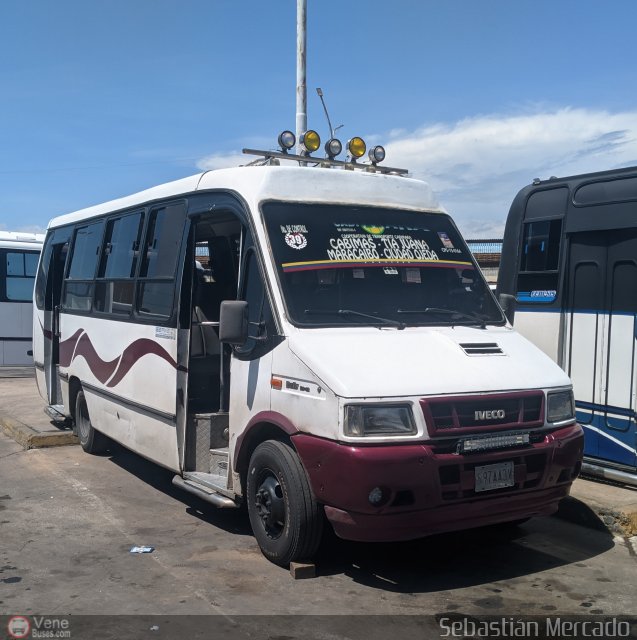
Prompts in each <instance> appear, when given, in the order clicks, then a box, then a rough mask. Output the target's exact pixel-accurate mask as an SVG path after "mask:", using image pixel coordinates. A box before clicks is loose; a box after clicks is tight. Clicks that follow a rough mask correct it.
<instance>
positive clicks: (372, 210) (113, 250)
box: [34, 134, 583, 565]
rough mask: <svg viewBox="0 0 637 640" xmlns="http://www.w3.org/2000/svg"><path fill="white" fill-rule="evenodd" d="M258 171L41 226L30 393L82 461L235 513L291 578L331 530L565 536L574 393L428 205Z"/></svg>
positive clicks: (385, 180) (192, 181) (341, 172)
mask: <svg viewBox="0 0 637 640" xmlns="http://www.w3.org/2000/svg"><path fill="white" fill-rule="evenodd" d="M290 136H291V134H289V135H288V136H287V138H286V137H283V139H284V140H285V139H288V140H289V139H290ZM358 141H359V142H357V144H358V150H360V148H361V146H362V144H361V143H362V141H360V139H358ZM352 149H353V150H354V151H355V150H356V149H354V148H353V147H352ZM248 151H249V150H248ZM376 152H377V153H378V150H376ZM262 153H263V155H264V158H263V159H262V160H261V161H257V162H259V163H260V165H261V166H244V167H238V168H233V169H224V170H217V171H209V172H205V173H202V174H199V175H195V176H192V177H189V178H185V179H183V180H179V181H176V182H171V183H168V184H164V185H161V186H158V187H156V188H153V189H149V190H148V191H143V192H141V193H138V194H135V195H132V196H129V197H126V198H122V199H120V200H115V201H112V202H108V203H105V204H101V205H98V206H95V207H91V208H89V209H85V210H82V211H78V212H76V213H70V214H68V215H64V216H61V217H58V218H55V219H54V220H52V221H51V222H50V224H49V228H48V233H47V237H46V241H45V245H44V250H43V253H42V259H41V262H40V266H39V271H38V277H37V282H36V288H35V306H36V311H35V321H34V327H35V330H36V333H37V340H36V342H35V359H36V367H37V380H38V384H39V388H40V391H41V393H42V395H43V396H44V397H45V398H47V399H48V401H49V403H50V404H51V405H53V406H55V408H56V410H57V411H59V412H60V413H61V414H63V415H65V416H68V417H72V418H73V419H74V421H75V426H76V431H77V433H78V436H79V438H80V442H81V444H82V446H83V447H84V449H85V450H86V451H88V452H90V453H97V452H99V451H102V450H103V449H104V448H106V447H107V446H108V442H109V439H113V440H115V441H117V442H119V443H121V444H122V445H124V446H126V447H128V448H130V449H131V450H133V451H136V452H138V453H139V454H141V455H142V456H145V457H146V458H149V459H150V460H153V461H155V462H157V463H158V464H160V465H163V466H164V467H167V468H168V469H171V470H172V471H174V473H175V474H176V475H175V479H174V482H175V484H177V485H178V486H180V487H182V488H183V489H185V490H188V491H190V492H192V493H194V494H196V495H198V496H200V497H202V498H203V499H205V500H207V501H209V502H211V503H212V504H214V505H216V506H218V507H235V506H238V505H240V504H241V503H242V502H243V503H246V504H247V510H248V514H249V518H250V522H251V525H252V528H253V531H254V534H255V537H256V539H257V541H258V543H259V546H260V547H261V549H262V551H263V553H264V555H265V556H266V557H267V558H269V559H270V560H272V561H273V562H275V563H278V564H281V565H287V564H288V563H289V562H291V561H293V560H299V559H309V558H311V557H312V555H313V553H314V552H315V550H316V548H317V546H318V544H319V541H320V539H321V533H322V530H323V527H324V526H326V523H328V524H327V526H332V527H333V528H334V530H335V532H336V534H337V535H338V536H340V537H342V538H346V539H352V540H368V541H380V540H385V541H388V540H389V541H391V540H407V539H413V538H418V537H422V536H425V535H428V534H432V533H437V532H444V531H451V530H457V529H464V528H469V527H475V526H481V525H487V524H496V523H510V522H513V521H521V520H524V519H527V518H529V517H531V516H538V515H547V514H550V513H552V512H554V511H555V510H556V509H557V506H558V503H559V501H560V500H561V499H562V498H563V497H564V496H566V495H567V494H568V492H569V488H570V486H571V483H572V481H573V479H574V478H575V477H576V476H577V474H578V472H579V469H580V460H581V455H582V447H583V435H582V430H581V428H580V426H579V425H578V424H577V423H576V421H575V415H574V406H573V401H572V390H571V382H570V380H569V378H568V377H567V376H566V374H565V373H564V372H563V371H562V370H561V369H560V368H559V367H558V366H557V365H556V364H555V363H553V362H552V361H551V360H550V359H549V358H548V357H547V356H545V355H544V354H543V353H542V352H541V351H540V350H539V349H537V348H536V347H534V346H533V345H531V344H530V343H529V342H527V341H526V340H525V339H524V338H522V337H521V336H519V335H518V334H516V333H515V331H513V330H512V328H511V326H510V325H509V324H508V323H507V321H506V319H505V317H504V315H503V313H502V310H501V308H500V307H499V306H498V304H497V302H496V300H495V298H494V296H493V294H492V293H491V291H490V289H489V287H488V286H487V285H486V283H485V281H484V279H483V278H482V276H481V274H480V270H479V269H478V267H477V265H476V263H475V261H474V259H473V258H472V256H471V253H470V251H469V250H468V249H467V246H466V244H465V242H464V241H463V239H462V237H461V236H460V234H459V232H458V230H457V228H456V226H455V225H454V223H453V221H452V219H451V218H450V217H449V216H448V215H447V214H446V212H445V211H444V209H442V208H441V207H440V205H439V204H438V202H437V201H436V199H435V197H434V195H433V194H432V192H431V190H430V189H429V187H428V186H427V185H426V184H425V183H424V182H421V181H419V180H414V179H411V178H409V177H405V176H404V175H402V174H403V173H404V172H402V171H400V170H395V169H391V168H386V167H385V168H381V167H380V166H379V165H376V164H374V165H361V163H360V162H351V161H348V162H339V161H336V160H330V159H327V160H324V159H318V158H315V157H311V156H295V155H291V154H289V153H285V149H283V150H282V151H281V152H262ZM279 157H283V158H287V159H288V160H293V161H296V162H298V163H299V165H301V166H275V165H276V164H277V162H278V158H279ZM373 157H374V158H376V157H378V156H377V155H375V156H373ZM319 163H320V164H322V165H323V166H322V167H312V166H307V165H309V164H319ZM361 169H362V170H361Z"/></svg>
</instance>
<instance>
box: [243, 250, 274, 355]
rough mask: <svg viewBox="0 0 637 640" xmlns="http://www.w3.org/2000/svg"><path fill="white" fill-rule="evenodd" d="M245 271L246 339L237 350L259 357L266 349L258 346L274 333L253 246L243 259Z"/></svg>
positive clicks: (269, 308) (268, 304) (270, 310)
mask: <svg viewBox="0 0 637 640" xmlns="http://www.w3.org/2000/svg"><path fill="white" fill-rule="evenodd" d="M244 268H245V273H244V278H243V286H242V295H241V297H242V299H243V300H246V301H247V303H248V341H247V342H246V344H245V345H244V346H242V347H241V348H240V349H238V351H239V352H240V353H243V354H248V353H250V354H251V355H253V356H254V357H260V355H262V353H263V352H266V351H267V350H268V349H267V348H266V349H263V348H258V347H259V345H265V344H266V343H267V341H268V338H270V337H272V336H273V334H274V322H273V318H272V309H271V307H270V302H269V300H268V296H267V293H266V290H265V284H264V282H263V277H262V275H261V271H260V269H259V260H258V258H257V252H256V250H255V249H254V248H249V249H248V254H247V256H246V259H245V267H244Z"/></svg>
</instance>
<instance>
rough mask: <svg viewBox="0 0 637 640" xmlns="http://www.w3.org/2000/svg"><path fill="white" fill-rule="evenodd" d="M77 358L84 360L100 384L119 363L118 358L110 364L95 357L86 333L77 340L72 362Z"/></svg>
mask: <svg viewBox="0 0 637 640" xmlns="http://www.w3.org/2000/svg"><path fill="white" fill-rule="evenodd" d="M78 356H82V357H83V358H84V360H86V362H87V364H88V366H89V368H90V370H91V372H92V373H93V375H94V376H95V377H96V378H97V379H98V380H99V381H100V382H101V383H102V384H104V383H105V382H106V381H107V380H108V379H109V378H110V377H111V376H112V375H113V372H114V371H115V367H116V366H117V363H118V362H119V358H115V359H114V360H111V361H110V362H107V361H106V360H102V358H100V357H99V356H98V355H97V351H95V347H94V346H93V343H92V342H91V339H90V338H89V337H88V334H87V333H84V334H83V335H82V337H81V338H80V339H79V341H78V343H77V348H76V349H75V356H74V357H73V360H75V358H77V357H78Z"/></svg>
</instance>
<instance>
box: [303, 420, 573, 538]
mask: <svg viewBox="0 0 637 640" xmlns="http://www.w3.org/2000/svg"><path fill="white" fill-rule="evenodd" d="M292 441H293V443H294V446H295V447H296V450H297V452H298V454H299V456H300V457H301V460H302V462H303V465H304V467H305V469H306V471H307V474H308V477H309V479H310V483H311V485H312V489H313V491H314V494H315V496H316V497H317V499H318V501H319V502H321V503H322V504H324V505H325V513H326V515H327V517H328V519H329V520H330V522H331V523H332V525H333V527H334V530H335V531H336V534H337V535H338V536H340V537H341V538H346V539H349V540H360V541H391V540H410V539H414V538H420V537H424V536H426V535H430V534H433V533H442V532H445V531H454V530H458V529H467V528H471V527H478V526H484V525H488V524H496V523H499V522H507V521H512V520H518V519H522V518H528V517H532V516H540V515H549V514H551V513H553V512H555V511H556V510H557V507H558V504H559V501H560V500H561V499H562V498H564V497H565V496H567V495H568V493H569V489H570V486H571V483H572V481H573V480H574V478H575V477H576V476H577V474H578V473H579V470H580V467H581V460H582V451H583V446H584V435H583V432H582V429H581V427H580V426H579V425H577V424H573V425H569V426H567V427H563V428H560V429H557V430H555V431H552V432H550V433H548V434H547V435H546V436H545V437H544V438H543V439H542V440H541V441H540V442H536V443H534V444H531V445H528V446H525V447H521V448H516V449H507V450H502V451H490V452H482V453H477V454H465V455H458V454H456V453H450V452H448V451H445V450H444V449H443V448H442V447H441V446H440V445H439V444H437V443H427V444H396V445H380V446H375V445H367V446H352V445H349V444H340V443H338V442H334V441H331V440H324V439H321V438H317V437H315V436H310V435H307V434H297V435H294V436H292ZM505 461H513V464H514V467H513V468H514V483H515V484H514V486H512V487H507V488H505V489H496V490H493V491H486V492H479V493H476V491H475V471H474V468H475V467H476V466H482V465H485V464H494V463H498V462H505ZM375 487H380V488H381V489H382V493H383V498H384V500H383V504H382V505H381V506H373V505H372V504H371V503H370V502H369V498H368V497H369V494H370V492H371V491H372V489H374V488H375Z"/></svg>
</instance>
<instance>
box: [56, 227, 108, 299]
mask: <svg viewBox="0 0 637 640" xmlns="http://www.w3.org/2000/svg"><path fill="white" fill-rule="evenodd" d="M103 227H104V223H103V222H96V223H93V224H89V225H86V226H84V227H78V228H77V229H76V230H75V236H74V241H73V248H72V254H71V262H70V265H69V271H68V274H67V276H66V282H65V287H64V308H65V309H72V310H76V311H90V310H91V309H92V306H93V304H92V300H93V284H94V278H95V270H96V268H97V259H98V255H99V249H100V245H101V243H102V229H103Z"/></svg>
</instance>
